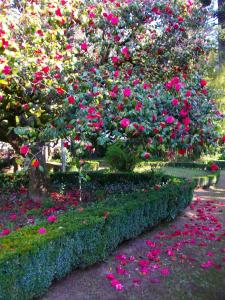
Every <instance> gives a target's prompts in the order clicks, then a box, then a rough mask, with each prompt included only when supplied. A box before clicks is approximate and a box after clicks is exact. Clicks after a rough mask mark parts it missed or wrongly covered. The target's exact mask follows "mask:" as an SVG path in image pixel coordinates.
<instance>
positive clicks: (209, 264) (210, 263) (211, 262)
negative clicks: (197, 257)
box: [201, 260, 213, 269]
mask: <svg viewBox="0 0 225 300" xmlns="http://www.w3.org/2000/svg"><path fill="white" fill-rule="evenodd" d="M212 266H213V261H212V260H208V261H207V262H204V263H202V264H201V267H202V268H203V269H207V268H210V267H212Z"/></svg>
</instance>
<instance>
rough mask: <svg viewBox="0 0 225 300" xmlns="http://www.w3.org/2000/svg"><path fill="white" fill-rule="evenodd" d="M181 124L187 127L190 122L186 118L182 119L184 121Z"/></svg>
mask: <svg viewBox="0 0 225 300" xmlns="http://www.w3.org/2000/svg"><path fill="white" fill-rule="evenodd" d="M182 122H183V124H184V125H185V126H188V125H189V124H190V122H191V120H190V119H189V118H188V117H187V118H184V119H183V120H182Z"/></svg>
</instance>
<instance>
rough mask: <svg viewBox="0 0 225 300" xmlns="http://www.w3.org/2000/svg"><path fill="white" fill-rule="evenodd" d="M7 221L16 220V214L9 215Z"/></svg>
mask: <svg viewBox="0 0 225 300" xmlns="http://www.w3.org/2000/svg"><path fill="white" fill-rule="evenodd" d="M9 219H10V220H11V221H15V220H16V219H17V214H10V215H9Z"/></svg>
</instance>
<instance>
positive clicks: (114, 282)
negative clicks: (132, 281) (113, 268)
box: [111, 279, 120, 286]
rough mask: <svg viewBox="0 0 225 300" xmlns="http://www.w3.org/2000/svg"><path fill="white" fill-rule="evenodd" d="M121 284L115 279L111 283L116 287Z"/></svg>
mask: <svg viewBox="0 0 225 300" xmlns="http://www.w3.org/2000/svg"><path fill="white" fill-rule="evenodd" d="M119 283H120V282H119V280H117V279H113V280H112V281H111V286H116V285H117V284H119Z"/></svg>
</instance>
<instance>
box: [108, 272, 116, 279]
mask: <svg viewBox="0 0 225 300" xmlns="http://www.w3.org/2000/svg"><path fill="white" fill-rule="evenodd" d="M106 278H107V279H108V280H114V279H115V276H114V275H113V274H112V273H109V274H106Z"/></svg>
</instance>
